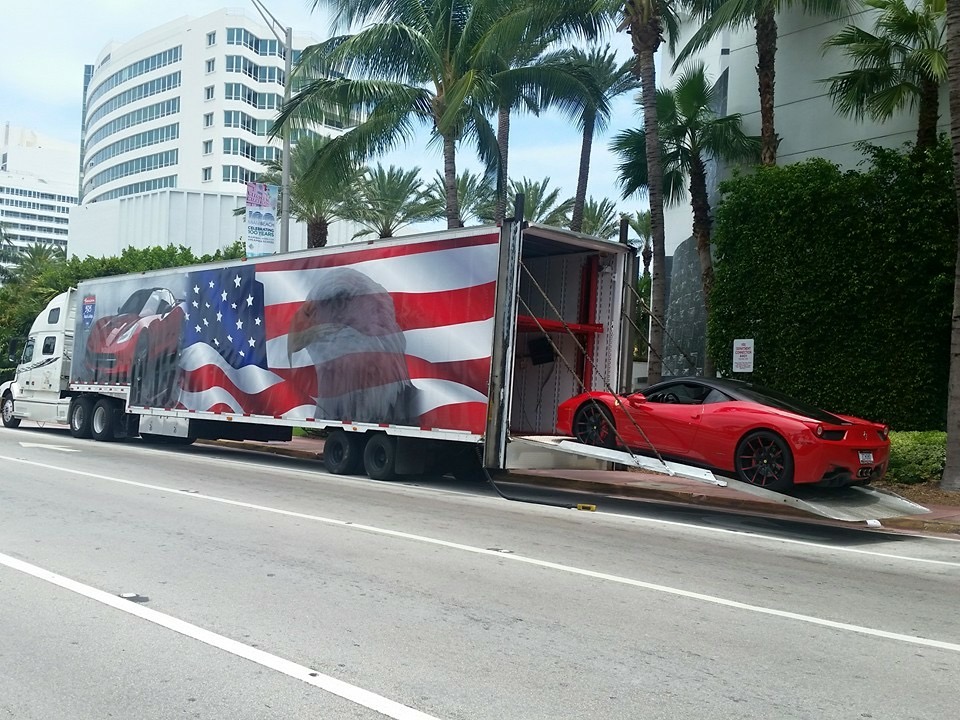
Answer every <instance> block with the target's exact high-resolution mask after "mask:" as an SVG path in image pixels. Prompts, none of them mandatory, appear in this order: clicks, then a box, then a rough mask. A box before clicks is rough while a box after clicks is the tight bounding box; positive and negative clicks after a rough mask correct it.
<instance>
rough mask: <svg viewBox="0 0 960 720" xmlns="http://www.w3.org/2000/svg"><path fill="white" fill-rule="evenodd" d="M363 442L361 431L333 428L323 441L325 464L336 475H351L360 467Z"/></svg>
mask: <svg viewBox="0 0 960 720" xmlns="http://www.w3.org/2000/svg"><path fill="white" fill-rule="evenodd" d="M362 459H363V443H362V438H361V436H360V434H359V433H348V432H347V431H345V430H332V431H331V432H330V434H329V435H327V438H326V440H324V441H323V466H324V467H325V468H326V469H327V471H328V472H331V473H333V474H334V475H350V474H352V473H355V472H356V471H357V468H359V467H360V461H361V460H362Z"/></svg>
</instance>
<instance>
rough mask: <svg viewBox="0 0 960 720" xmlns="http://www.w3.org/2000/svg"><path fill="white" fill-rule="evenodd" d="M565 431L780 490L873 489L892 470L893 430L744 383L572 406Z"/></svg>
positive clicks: (563, 417) (583, 400)
mask: <svg viewBox="0 0 960 720" xmlns="http://www.w3.org/2000/svg"><path fill="white" fill-rule="evenodd" d="M557 430H558V432H560V433H562V434H564V435H572V436H573V437H575V438H576V439H577V440H579V441H580V442H583V443H587V444H589V445H599V446H602V447H608V448H618V447H619V448H622V447H624V446H626V447H628V448H630V450H632V451H634V452H638V453H641V454H644V455H650V454H653V453H654V449H656V451H657V452H658V453H659V454H660V455H661V456H662V457H664V458H669V459H671V460H676V461H679V462H683V463H687V464H690V465H699V466H704V467H709V468H711V469H714V470H716V471H718V472H721V473H733V474H735V475H736V477H737V478H738V479H740V480H742V481H744V482H747V483H751V484H753V485H760V486H762V487H765V488H769V489H771V490H786V489H788V488H789V487H790V486H792V485H793V484H794V483H796V484H801V483H803V484H808V483H818V484H821V485H827V486H843V485H853V484H861V485H865V484H867V483H869V482H870V481H872V480H879V479H880V478H882V477H883V474H884V472H885V471H886V469H887V461H888V459H889V457H890V440H889V439H888V430H887V427H886V426H885V425H882V424H878V423H873V422H869V421H867V420H860V419H859V418H855V417H848V416H845V415H836V414H833V413H828V412H825V411H823V410H820V409H818V408H815V407H811V406H809V405H806V404H805V403H802V402H800V401H798V400H795V399H793V398H791V397H788V396H786V395H784V394H782V393H779V392H776V391H774V390H768V389H765V388H761V387H757V386H756V385H753V384H750V383H745V382H741V381H738V380H722V379H706V378H677V379H673V380H667V381H664V382H661V383H657V384H656V385H651V386H650V387H649V388H647V389H646V390H644V391H643V392H642V393H634V394H632V395H611V394H609V393H599V392H590V393H584V394H582V395H578V396H577V397H574V398H571V399H570V400H567V401H566V402H564V403H562V404H561V405H560V407H559V409H558V413H557Z"/></svg>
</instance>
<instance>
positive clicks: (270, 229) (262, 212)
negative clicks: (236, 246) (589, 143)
mask: <svg viewBox="0 0 960 720" xmlns="http://www.w3.org/2000/svg"><path fill="white" fill-rule="evenodd" d="M276 236H277V186H276V185H267V184H265V183H255V182H248V183H247V257H260V256H262V255H273V253H275V252H276V250H277V248H276Z"/></svg>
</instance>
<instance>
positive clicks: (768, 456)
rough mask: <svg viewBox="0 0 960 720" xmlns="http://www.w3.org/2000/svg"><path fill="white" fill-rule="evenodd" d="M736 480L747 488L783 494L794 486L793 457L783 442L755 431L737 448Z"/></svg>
mask: <svg viewBox="0 0 960 720" xmlns="http://www.w3.org/2000/svg"><path fill="white" fill-rule="evenodd" d="M734 467H735V469H736V471H737V478H738V479H739V480H742V481H743V482H745V483H749V484H750V485H756V486H757V487H762V488H766V489H767V490H775V491H777V492H782V491H784V490H789V489H790V488H791V487H792V486H793V454H792V453H791V452H790V448H789V447H788V446H787V443H786V441H785V440H784V439H783V438H782V437H780V436H779V435H777V434H776V433H773V432H770V431H769V430H757V431H756V432H752V433H749V434H747V435H745V436H744V437H743V439H742V440H740V442H739V443H738V444H737V450H736V457H735V458H734Z"/></svg>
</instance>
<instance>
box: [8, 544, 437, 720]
mask: <svg viewBox="0 0 960 720" xmlns="http://www.w3.org/2000/svg"><path fill="white" fill-rule="evenodd" d="M0 565H6V566H7V567H8V568H10V569H11V570H17V571H19V572H22V573H26V574H27V575H32V576H33V577H35V578H38V579H39V580H44V581H46V582H48V583H52V584H54V585H57V586H59V587H62V588H64V589H66V590H70V591H71V592H75V593H77V594H78V595H82V596H84V597H86V598H90V599H91V600H96V601H97V602H100V603H103V604H104V605H109V606H110V607H112V608H114V609H115V610H120V611H122V612H125V613H128V614H130V615H135V616H136V617H139V618H141V619H143V620H146V621H148V622H152V623H154V624H155V625H159V626H160V627H165V628H167V629H168V630H173V631H174V632H177V633H180V634H181V635H186V636H187V637H189V638H192V639H194V640H199V641H200V642H202V643H205V644H207V645H210V646H212V647H215V648H217V649H219V650H223V651H224V652H228V653H230V654H231V655H236V656H237V657H241V658H244V659H245V660H250V661H251V662H255V663H257V664H258V665H262V666H263V667H266V668H269V669H270V670H276V671H277V672H279V673H283V674H284V675H288V676H290V677H292V678H294V679H296V680H300V681H301V682H305V683H307V684H308V685H313V686H314V687H317V688H319V689H321V690H324V691H326V692H328V693H330V694H332V695H336V696H337V697H341V698H343V699H344V700H349V701H350V702H352V703H356V704H357V705H361V706H363V707H365V708H368V709H370V710H373V711H374V712H378V713H380V714H381V715H385V716H387V717H389V718H395V720H438V719H437V718H436V717H434V716H433V715H427V714H426V713H423V712H420V711H419V710H415V709H414V708H411V707H408V706H406V705H402V704H401V703H398V702H396V701H394V700H390V699H389V698H385V697H383V696H382V695H377V694H376V693H374V692H371V691H369V690H364V689H363V688H361V687H357V686H356V685H351V684H350V683H348V682H344V681H343V680H338V679H337V678H335V677H331V676H330V675H324V674H323V673H320V672H317V671H316V670H314V669H312V668H309V667H307V666H305V665H300V664H299V663H295V662H293V661H291V660H286V659H285V658H282V657H279V656H277V655H272V654H271V653H268V652H265V651H263V650H259V649H257V648H255V647H251V646H249V645H244V644H243V643H242V642H238V641H236V640H232V639H230V638H228V637H225V636H223V635H218V634H217V633H215V632H211V631H210V630H205V629H204V628H202V627H199V626H197V625H194V624H192V623H189V622H187V621H185V620H181V619H179V618H175V617H173V616H172V615H167V614H166V613H162V612H159V611H157V610H153V609H151V608H148V607H144V606H143V605H138V604H137V603H134V602H130V601H129V600H125V599H123V598H120V597H117V596H116V595H111V594H110V593H108V592H106V591H104V590H100V589H98V588H95V587H91V586H90V585H84V584H83V583H80V582H77V581H76V580H71V579H70V578H68V577H64V576H63V575H58V574H56V573H54V572H51V571H49V570H44V569H43V568H41V567H37V566H36V565H31V564H30V563H28V562H24V561H23V560H19V559H17V558H14V557H11V556H9V555H4V554H3V553H0Z"/></svg>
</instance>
